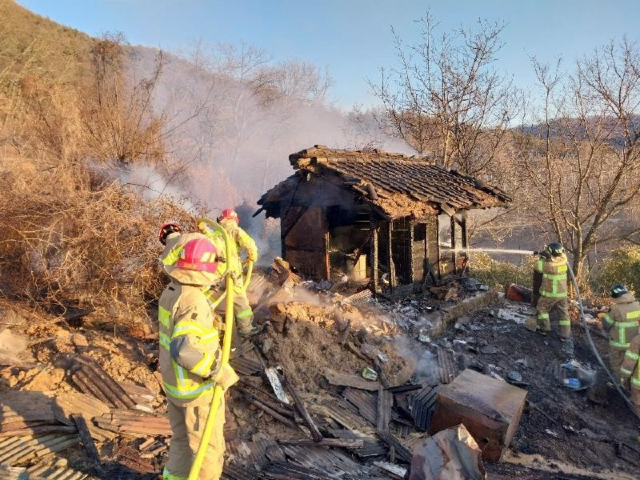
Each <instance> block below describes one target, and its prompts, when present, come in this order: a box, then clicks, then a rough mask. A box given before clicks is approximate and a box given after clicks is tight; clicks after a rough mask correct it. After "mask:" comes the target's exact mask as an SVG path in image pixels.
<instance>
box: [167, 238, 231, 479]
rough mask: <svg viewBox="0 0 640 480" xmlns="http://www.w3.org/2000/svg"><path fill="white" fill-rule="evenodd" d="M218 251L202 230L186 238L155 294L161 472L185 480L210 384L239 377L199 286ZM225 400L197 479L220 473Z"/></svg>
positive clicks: (210, 278) (212, 270)
mask: <svg viewBox="0 0 640 480" xmlns="http://www.w3.org/2000/svg"><path fill="white" fill-rule="evenodd" d="M216 253H217V252H216V248H215V247H214V246H213V244H212V243H211V241H209V240H208V239H206V238H205V237H204V236H202V235H201V238H195V239H192V240H190V241H188V242H187V243H186V244H185V245H184V248H182V249H181V250H180V255H179V258H178V260H177V261H176V263H175V266H173V268H171V269H170V273H169V276H170V277H171V283H170V284H169V285H168V286H167V288H165V290H164V292H163V293H162V295H161V297H160V300H159V305H158V322H159V338H160V355H159V357H160V371H161V373H162V380H163V386H164V390H165V393H166V395H167V413H168V416H169V422H170V424H171V430H172V432H173V436H172V437H171V443H170V446H169V459H168V461H167V464H166V466H165V468H164V472H163V478H164V479H166V480H184V479H186V478H187V476H188V475H189V470H190V469H191V464H192V462H193V459H194V457H195V453H196V451H197V449H198V445H199V444H200V440H201V437H202V432H203V430H204V426H205V424H206V421H207V415H208V412H209V408H210V405H211V402H212V399H213V389H214V386H215V385H216V384H217V385H220V386H221V387H222V388H223V389H225V390H226V389H227V388H229V387H230V386H231V385H233V384H234V383H235V382H236V381H237V380H238V377H237V375H236V374H235V372H234V371H233V369H232V368H231V367H230V366H229V365H225V366H222V365H221V355H222V352H221V347H220V338H219V336H220V335H219V331H218V329H216V328H215V326H214V325H215V323H214V313H213V311H212V310H211V308H210V306H209V304H208V302H207V298H206V297H205V295H204V292H203V289H207V288H209V287H210V286H211V284H212V283H213V282H215V281H217V278H218V276H217V275H216V271H217V267H218V263H217V262H216ZM224 403H225V402H224V396H222V400H221V404H220V405H219V408H218V410H217V412H218V413H217V416H216V419H215V423H214V428H213V433H212V436H211V439H210V441H209V448H208V450H207V454H206V456H205V460H204V463H203V467H202V470H201V473H200V476H199V477H198V478H199V479H200V480H218V479H219V478H220V476H221V475H222V466H223V454H224V449H225V443H224V434H223V427H224V417H225V405H224Z"/></svg>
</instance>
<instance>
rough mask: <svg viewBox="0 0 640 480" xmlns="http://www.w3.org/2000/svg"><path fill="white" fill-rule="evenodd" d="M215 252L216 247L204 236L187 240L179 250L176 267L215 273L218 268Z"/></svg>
mask: <svg viewBox="0 0 640 480" xmlns="http://www.w3.org/2000/svg"><path fill="white" fill-rule="evenodd" d="M217 253H218V251H217V250H216V247H214V246H213V244H212V243H211V242H210V241H209V240H207V239H206V238H196V239H194V240H189V241H188V242H187V243H186V244H185V245H184V248H183V249H182V250H181V251H180V258H179V259H178V262H177V263H176V267H178V268H181V269H183V270H196V271H198V272H209V273H215V272H216V270H217V269H218V262H216V255H217Z"/></svg>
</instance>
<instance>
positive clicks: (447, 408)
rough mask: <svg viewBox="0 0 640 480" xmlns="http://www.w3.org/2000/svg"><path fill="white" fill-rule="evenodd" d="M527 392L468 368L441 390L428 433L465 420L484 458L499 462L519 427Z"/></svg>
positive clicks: (433, 432) (432, 433)
mask: <svg viewBox="0 0 640 480" xmlns="http://www.w3.org/2000/svg"><path fill="white" fill-rule="evenodd" d="M526 396H527V392H526V391H525V390H523V389H521V388H518V387H514V386H513V385H509V384H508V383H505V382H501V381H499V380H496V379H494V378H492V377H489V376H487V375H483V374H481V373H478V372H476V371H474V370H470V369H467V370H465V371H463V372H462V373H461V374H460V375H459V376H458V377H457V378H456V379H455V380H454V381H453V382H451V383H450V384H449V385H446V386H444V387H442V389H441V390H440V392H439V394H438V399H437V400H436V409H435V412H434V414H433V419H432V420H431V426H430V428H429V434H430V435H434V434H435V433H437V432H440V431H441V430H445V429H447V428H451V427H454V426H456V425H459V424H463V425H464V426H465V427H466V428H467V430H469V432H470V433H471V435H472V436H473V438H474V439H475V441H476V442H477V443H478V445H479V446H480V449H481V450H482V458H483V459H484V460H487V461H489V462H499V461H500V457H501V456H502V451H503V449H504V448H505V447H508V446H509V444H510V443H511V440H512V439H513V436H514V434H515V432H516V430H517V429H518V425H519V423H520V417H521V416H522V411H523V409H524V405H525V400H526Z"/></svg>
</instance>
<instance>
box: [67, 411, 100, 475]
mask: <svg viewBox="0 0 640 480" xmlns="http://www.w3.org/2000/svg"><path fill="white" fill-rule="evenodd" d="M71 419H72V420H73V421H74V423H75V424H76V427H77V428H78V433H79V434H80V440H81V441H82V444H83V445H84V449H85V450H86V451H87V455H89V458H90V459H91V461H93V463H94V466H96V467H99V466H100V454H99V453H98V449H97V448H96V444H95V443H93V438H91V432H89V427H88V426H87V422H86V420H85V419H84V417H83V416H82V415H71Z"/></svg>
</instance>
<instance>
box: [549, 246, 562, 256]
mask: <svg viewBox="0 0 640 480" xmlns="http://www.w3.org/2000/svg"><path fill="white" fill-rule="evenodd" d="M547 250H548V251H549V253H550V254H551V256H552V257H559V256H560V255H562V254H563V253H564V247H563V246H562V245H561V244H559V243H558V242H553V243H550V244H549V245H547Z"/></svg>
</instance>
